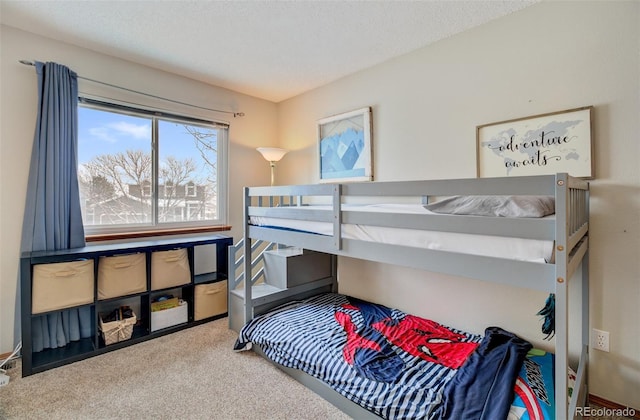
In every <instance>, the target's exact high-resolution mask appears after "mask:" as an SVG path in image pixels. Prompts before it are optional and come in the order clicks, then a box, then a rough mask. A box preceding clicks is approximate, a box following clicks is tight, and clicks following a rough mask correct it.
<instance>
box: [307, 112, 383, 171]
mask: <svg viewBox="0 0 640 420" xmlns="http://www.w3.org/2000/svg"><path fill="white" fill-rule="evenodd" d="M371 131H372V129H371V107H366V108H361V109H356V110H354V111H350V112H345V113H342V114H338V115H334V116H331V117H327V118H323V119H321V120H318V167H319V179H320V182H321V183H328V182H350V181H372V180H373V165H372V157H373V153H372V145H371Z"/></svg>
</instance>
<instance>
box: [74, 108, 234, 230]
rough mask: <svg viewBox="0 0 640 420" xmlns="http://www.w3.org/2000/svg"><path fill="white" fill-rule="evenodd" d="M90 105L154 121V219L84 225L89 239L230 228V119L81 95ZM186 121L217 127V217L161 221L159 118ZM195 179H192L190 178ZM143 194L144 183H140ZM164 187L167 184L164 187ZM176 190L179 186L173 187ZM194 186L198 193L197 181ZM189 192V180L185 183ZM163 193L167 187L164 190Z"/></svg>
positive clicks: (105, 110) (152, 151) (152, 216)
mask: <svg viewBox="0 0 640 420" xmlns="http://www.w3.org/2000/svg"><path fill="white" fill-rule="evenodd" d="M81 107H83V108H90V109H94V110H98V111H104V112H111V113H117V114H124V115H129V116H134V117H141V118H149V119H150V120H151V125H152V130H151V131H152V134H151V155H152V162H153V163H152V174H151V178H152V179H151V183H150V185H149V186H150V189H151V194H150V196H147V195H146V194H144V196H147V197H150V198H151V199H152V204H151V205H152V213H151V218H152V221H151V222H150V223H135V224H117V225H116V224H114V225H93V226H91V225H85V226H84V230H85V236H86V240H87V241H95V240H110V239H113V238H117V239H122V238H127V237H146V236H157V235H172V234H182V233H196V232H210V231H222V230H229V229H230V227H229V226H228V208H229V194H228V179H229V170H228V168H229V162H228V148H229V128H230V125H229V123H228V122H224V121H216V120H204V119H200V118H195V117H190V116H185V115H179V114H175V113H170V112H167V111H160V110H156V109H149V108H145V107H144V106H142V105H138V104H136V107H132V106H129V105H123V104H120V103H118V102H117V101H112V100H109V101H105V100H102V99H94V98H89V97H86V96H80V97H79V98H78V108H81ZM160 120H162V121H164V122H174V123H184V124H188V125H191V126H201V127H205V128H208V129H217V130H218V135H217V139H216V141H217V143H216V147H217V150H216V165H217V173H216V184H217V185H216V188H217V216H218V217H217V219H212V220H199V221H186V222H185V221H181V222H175V221H173V222H160V221H159V220H158V217H159V216H158V204H159V201H160V200H161V199H162V198H161V194H160V187H159V185H158V182H159V163H160V162H159V147H158V137H159V135H158V125H159V124H158V122H159V121H160ZM189 182H192V181H189ZM140 187H141V194H143V192H144V191H143V189H144V187H143V186H142V185H141V186H140ZM163 188H164V187H163ZM172 188H173V189H174V190H175V189H176V186H175V185H173V187H172ZM194 189H195V190H196V195H197V185H195V183H194ZM185 192H186V184H185ZM163 193H164V191H163Z"/></svg>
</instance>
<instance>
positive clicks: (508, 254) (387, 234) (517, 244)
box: [249, 204, 554, 263]
mask: <svg viewBox="0 0 640 420" xmlns="http://www.w3.org/2000/svg"><path fill="white" fill-rule="evenodd" d="M295 209H296V210H303V211H312V210H331V209H332V207H331V206H329V205H309V206H306V205H305V206H296V207H295ZM342 210H343V211H350V210H351V211H361V212H362V211H364V212H381V213H397V214H429V215H437V214H440V213H435V212H433V211H430V210H428V209H426V208H425V207H424V206H423V205H421V204H371V205H350V204H343V205H342ZM478 217H491V216H478ZM544 217H546V218H553V217H554V216H553V215H549V216H544ZM249 223H250V224H251V225H254V226H261V227H269V228H278V229H288V230H294V231H298V232H307V233H314V234H319V235H327V236H331V235H333V224H332V223H329V222H318V221H311V220H298V219H286V218H275V217H265V216H251V217H250V218H249ZM342 238H343V239H355V240H362V241H370V242H378V243H385V244H390V245H402V246H409V247H416V248H423V249H432V250H441V251H449V252H458V253H464V254H472V255H480V256H487V257H497V258H508V259H512V260H518V261H530V262H539V263H545V262H549V261H551V259H552V253H553V241H550V240H538V239H525V238H515V237H505V236H494V235H476V234H466V233H456V232H444V231H430V230H419V229H405V228H391V227H384V226H372V225H355V224H342Z"/></svg>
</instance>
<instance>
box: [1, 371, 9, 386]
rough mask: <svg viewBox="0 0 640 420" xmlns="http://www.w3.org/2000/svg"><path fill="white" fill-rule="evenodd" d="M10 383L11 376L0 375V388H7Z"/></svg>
mask: <svg viewBox="0 0 640 420" xmlns="http://www.w3.org/2000/svg"><path fill="white" fill-rule="evenodd" d="M8 383H9V376H8V375H5V374H4V373H0V386H5V385H7V384H8Z"/></svg>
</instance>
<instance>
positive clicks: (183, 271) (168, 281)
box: [151, 248, 191, 290]
mask: <svg viewBox="0 0 640 420" xmlns="http://www.w3.org/2000/svg"><path fill="white" fill-rule="evenodd" d="M187 283H191V269H190V268H189V257H188V255H187V249H186V248H184V249H172V250H169V251H157V252H153V253H152V254H151V290H158V289H166V288H168V287H174V286H181V285H183V284H187Z"/></svg>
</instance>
